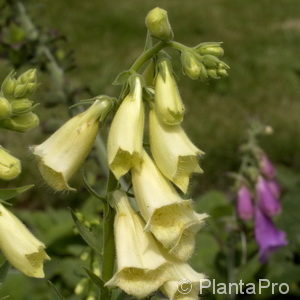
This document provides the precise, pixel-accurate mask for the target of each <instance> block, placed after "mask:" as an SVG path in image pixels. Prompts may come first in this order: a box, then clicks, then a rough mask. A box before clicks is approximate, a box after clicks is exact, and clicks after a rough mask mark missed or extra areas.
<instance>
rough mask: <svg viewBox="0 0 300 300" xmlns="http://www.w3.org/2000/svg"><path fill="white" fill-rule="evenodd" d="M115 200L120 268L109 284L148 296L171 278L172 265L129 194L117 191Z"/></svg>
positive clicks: (136, 295) (137, 295)
mask: <svg viewBox="0 0 300 300" xmlns="http://www.w3.org/2000/svg"><path fill="white" fill-rule="evenodd" d="M113 199H114V200H113V202H114V203H113V204H114V206H115V208H116V211H117V213H116V216H115V224H114V232H115V242H116V249H117V271H116V273H115V274H114V276H113V277H112V278H111V279H110V280H109V281H108V282H107V283H106V286H118V287H119V288H121V289H122V290H123V291H125V292H126V293H127V294H129V295H133V296H135V297H137V298H144V297H146V296H147V295H149V294H150V293H152V292H154V291H156V290H158V289H159V287H160V286H162V285H163V284H164V282H166V281H167V280H169V279H170V278H171V277H170V276H167V274H168V273H170V272H168V269H169V268H170V264H169V262H168V261H167V259H166V258H165V257H164V256H163V255H162V254H161V252H160V250H159V247H158V245H157V242H156V241H155V240H154V238H153V236H152V235H151V233H149V232H145V231H144V226H145V223H144V222H143V220H142V219H141V217H140V216H139V215H138V214H137V213H135V212H134V210H133V209H132V208H131V206H130V204H129V202H128V199H127V196H126V194H125V193H124V192H121V191H116V192H114V194H113Z"/></svg>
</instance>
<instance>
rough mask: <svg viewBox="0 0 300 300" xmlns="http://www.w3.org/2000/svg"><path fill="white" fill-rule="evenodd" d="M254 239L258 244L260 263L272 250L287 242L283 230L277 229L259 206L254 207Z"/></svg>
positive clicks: (266, 258)
mask: <svg viewBox="0 0 300 300" xmlns="http://www.w3.org/2000/svg"><path fill="white" fill-rule="evenodd" d="M255 239H256V242H257V244H258V246H259V258H260V261H261V262H262V263H265V262H267V260H268V258H269V256H270V254H271V253H272V252H274V251H276V250H277V249H278V248H281V247H283V246H286V245H287V244H288V242H287V240H286V234H285V232H284V231H281V230H278V229H277V228H276V227H275V226H274V224H273V222H272V220H271V219H270V218H269V217H267V216H266V215H265V214H264V213H263V212H262V211H261V209H260V208H259V206H257V207H256V209H255Z"/></svg>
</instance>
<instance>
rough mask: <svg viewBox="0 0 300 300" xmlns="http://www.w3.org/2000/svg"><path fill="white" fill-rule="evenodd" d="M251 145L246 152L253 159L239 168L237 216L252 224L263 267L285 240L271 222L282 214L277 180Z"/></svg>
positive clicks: (263, 156) (269, 164) (270, 166)
mask: <svg viewBox="0 0 300 300" xmlns="http://www.w3.org/2000/svg"><path fill="white" fill-rule="evenodd" d="M253 141H254V140H252V146H251V147H250V148H248V150H250V151H251V152H250V154H251V153H252V159H251V160H249V161H248V164H247V165H246V166H244V167H242V168H241V174H240V175H241V176H242V179H239V184H238V192H237V214H238V216H239V218H240V219H242V220H244V221H248V220H254V223H255V239H256V242H257V244H258V246H259V248H260V250H259V256H260V261H261V262H262V263H264V262H266V261H267V260H268V258H269V256H270V254H271V253H272V252H273V251H275V250H276V249H278V248H280V247H283V246H285V245H287V240H286V236H285V232H283V231H281V230H279V229H277V228H276V227H275V225H274V223H273V221H272V217H273V216H276V215H278V214H279V213H280V212H281V203H280V194H281V187H280V185H279V183H278V181H277V180H276V170H275V167H274V166H273V164H272V162H271V161H270V159H269V158H268V156H267V155H266V153H265V152H264V151H263V150H262V149H260V148H259V147H258V145H257V144H256V143H255V144H253ZM249 145H251V143H250V144H249ZM248 155H249V154H248Z"/></svg>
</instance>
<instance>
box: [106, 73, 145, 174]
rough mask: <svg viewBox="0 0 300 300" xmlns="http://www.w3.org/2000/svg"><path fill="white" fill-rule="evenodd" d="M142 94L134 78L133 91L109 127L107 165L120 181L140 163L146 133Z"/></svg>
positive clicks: (139, 83) (141, 89)
mask: <svg viewBox="0 0 300 300" xmlns="http://www.w3.org/2000/svg"><path fill="white" fill-rule="evenodd" d="M142 92H143V88H142V83H141V78H140V77H139V76H138V75H133V76H132V77H131V91H130V93H129V94H128V95H127V96H126V97H125V99H124V100H123V102H122V103H121V105H120V107H119V109H118V111H117V113H116V114H115V117H114V119H113V121H112V124H111V127H110V131H109V135H108V142H107V152H108V163H109V167H110V169H111V170H112V172H113V173H114V175H115V176H116V178H117V179H119V178H120V177H121V176H123V175H125V174H126V173H127V172H128V171H129V170H130V169H131V168H132V167H134V166H137V165H139V164H140V162H141V156H142V147H143V132H144V104H143V100H142Z"/></svg>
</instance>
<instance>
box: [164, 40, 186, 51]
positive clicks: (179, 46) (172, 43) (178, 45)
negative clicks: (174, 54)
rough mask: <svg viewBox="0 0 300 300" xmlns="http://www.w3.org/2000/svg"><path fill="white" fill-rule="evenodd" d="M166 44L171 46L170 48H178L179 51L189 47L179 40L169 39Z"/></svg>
mask: <svg viewBox="0 0 300 300" xmlns="http://www.w3.org/2000/svg"><path fill="white" fill-rule="evenodd" d="M168 46H169V47H171V48H174V49H176V50H179V51H182V50H186V49H189V48H190V47H188V46H185V45H183V44H181V43H179V42H175V41H171V42H169V43H168Z"/></svg>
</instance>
